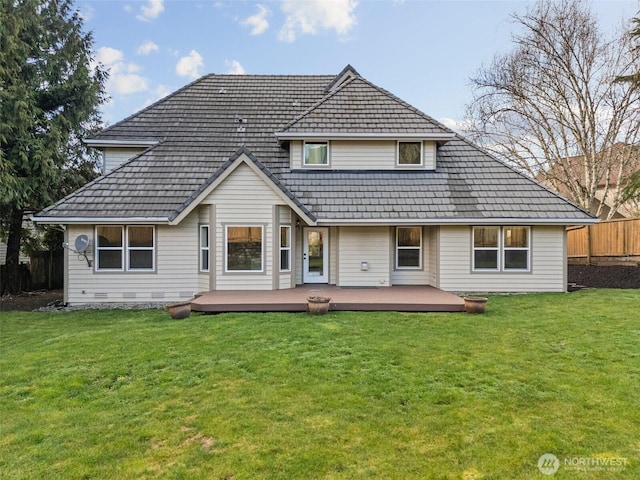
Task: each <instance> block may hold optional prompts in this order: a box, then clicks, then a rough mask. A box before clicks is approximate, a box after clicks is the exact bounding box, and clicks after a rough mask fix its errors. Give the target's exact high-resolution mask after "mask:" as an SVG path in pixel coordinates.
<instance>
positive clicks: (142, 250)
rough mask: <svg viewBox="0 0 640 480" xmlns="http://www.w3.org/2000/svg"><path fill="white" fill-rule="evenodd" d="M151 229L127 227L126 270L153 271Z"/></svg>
mask: <svg viewBox="0 0 640 480" xmlns="http://www.w3.org/2000/svg"><path fill="white" fill-rule="evenodd" d="M153 236H154V235H153V227H127V270H153V255H154V238H153Z"/></svg>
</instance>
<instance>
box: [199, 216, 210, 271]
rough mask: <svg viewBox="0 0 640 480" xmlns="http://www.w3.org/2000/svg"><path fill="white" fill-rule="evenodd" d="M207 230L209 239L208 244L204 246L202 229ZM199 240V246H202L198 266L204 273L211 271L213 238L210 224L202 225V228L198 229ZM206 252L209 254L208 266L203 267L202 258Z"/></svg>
mask: <svg viewBox="0 0 640 480" xmlns="http://www.w3.org/2000/svg"><path fill="white" fill-rule="evenodd" d="M203 230H206V231H207V235H206V239H207V245H206V246H203V245H202V231H203ZM198 233H199V236H198V242H199V244H200V245H199V247H200V249H199V250H200V255H199V259H198V267H199V270H200V272H202V273H209V272H210V271H211V238H210V234H211V229H210V228H209V225H200V228H199V229H198ZM204 252H208V253H209V255H208V256H207V268H202V260H203V259H204V255H203V253H204Z"/></svg>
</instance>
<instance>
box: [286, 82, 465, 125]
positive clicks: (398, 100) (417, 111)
mask: <svg viewBox="0 0 640 480" xmlns="http://www.w3.org/2000/svg"><path fill="white" fill-rule="evenodd" d="M354 71H355V70H354ZM358 81H361V82H363V83H364V84H366V85H369V86H370V87H371V88H373V89H375V90H378V91H379V92H380V93H382V94H383V95H385V96H386V97H387V98H389V99H390V100H392V101H393V102H396V103H398V104H400V105H402V106H403V107H404V108H406V109H408V110H410V111H412V112H413V113H415V114H417V115H419V116H420V117H422V118H423V119H424V120H426V121H428V122H431V123H433V124H434V125H435V126H436V127H438V128H440V129H442V130H444V131H445V132H447V133H455V132H454V131H453V130H451V129H450V128H449V127H447V126H445V125H444V124H442V123H441V122H439V121H437V120H436V119H435V118H433V117H431V116H429V115H427V114H426V113H424V112H423V111H422V110H420V109H418V108H416V107H414V106H413V105H411V104H410V103H408V102H406V101H404V100H402V99H401V98H400V97H398V96H396V95H394V94H393V93H391V92H389V91H388V90H386V89H384V88H382V87H379V86H378V85H376V84H375V83H373V82H371V81H369V80H367V79H366V78H364V77H363V76H361V75H358V76H357V77H353V78H349V79H347V80H345V81H344V82H343V83H342V84H340V85H339V86H338V87H337V88H336V89H335V90H332V91H331V92H329V93H328V94H327V95H325V96H324V97H322V98H321V99H320V100H319V101H318V102H316V103H315V104H314V105H312V106H311V107H309V108H308V109H307V110H306V111H304V112H302V113H301V114H300V115H298V116H297V117H296V118H295V119H293V120H292V121H291V122H289V123H288V124H287V125H285V126H284V127H283V128H282V129H281V131H283V132H284V131H287V130H288V129H289V128H291V127H292V126H294V125H295V124H296V123H298V122H299V121H300V120H302V119H303V118H304V117H306V116H307V115H309V114H310V113H312V112H313V111H314V110H316V109H318V108H320V107H321V106H322V105H324V104H325V103H326V102H328V101H329V100H330V99H331V98H333V97H334V96H335V95H337V94H338V93H339V92H341V91H342V90H344V89H345V88H347V87H348V86H349V85H351V84H353V83H355V82H358Z"/></svg>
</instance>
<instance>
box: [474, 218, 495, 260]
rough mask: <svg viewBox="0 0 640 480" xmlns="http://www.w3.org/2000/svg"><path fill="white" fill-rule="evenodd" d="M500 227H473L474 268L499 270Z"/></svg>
mask: <svg viewBox="0 0 640 480" xmlns="http://www.w3.org/2000/svg"><path fill="white" fill-rule="evenodd" d="M499 232H500V227H474V228H473V269H474V270H498V268H499V266H498V251H499V249H500V246H499V244H498V242H499V239H500V233H499Z"/></svg>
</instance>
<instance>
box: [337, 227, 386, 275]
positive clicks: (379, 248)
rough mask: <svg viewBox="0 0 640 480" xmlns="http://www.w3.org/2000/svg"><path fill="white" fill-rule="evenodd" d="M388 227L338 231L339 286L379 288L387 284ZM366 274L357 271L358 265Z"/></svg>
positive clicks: (347, 228)
mask: <svg viewBox="0 0 640 480" xmlns="http://www.w3.org/2000/svg"><path fill="white" fill-rule="evenodd" d="M390 238H391V236H390V234H389V227H340V233H339V238H338V269H339V273H338V275H339V280H338V281H339V283H338V284H339V285H340V286H342V287H350V286H351V287H355V286H359V287H381V286H389V284H390V280H391V277H390V271H391V265H390V261H391V259H390V255H389V250H390V248H391V243H390ZM363 261H366V262H368V263H369V270H368V271H362V270H361V267H360V265H361V262H363Z"/></svg>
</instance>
